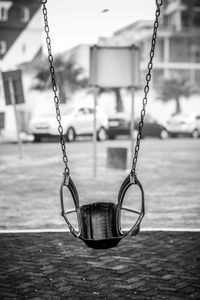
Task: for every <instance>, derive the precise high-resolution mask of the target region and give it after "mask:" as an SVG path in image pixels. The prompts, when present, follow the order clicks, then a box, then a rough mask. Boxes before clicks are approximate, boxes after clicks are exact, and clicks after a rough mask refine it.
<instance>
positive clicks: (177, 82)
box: [157, 77, 194, 114]
mask: <svg viewBox="0 0 200 300" xmlns="http://www.w3.org/2000/svg"><path fill="white" fill-rule="evenodd" d="M193 92H194V91H193V90H192V88H191V86H190V84H189V83H188V81H187V80H185V79H182V78H180V79H179V78H177V77H174V78H170V79H164V80H163V81H162V83H161V84H160V86H159V87H158V88H157V99H159V100H161V101H163V102H168V101H171V100H174V101H175V103H176V108H175V114H178V113H180V112H181V105H180V98H181V97H185V98H188V97H189V96H190V95H191V94H193Z"/></svg>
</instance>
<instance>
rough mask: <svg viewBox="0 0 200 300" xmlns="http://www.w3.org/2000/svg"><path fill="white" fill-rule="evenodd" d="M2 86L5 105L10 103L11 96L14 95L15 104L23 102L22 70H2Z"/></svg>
mask: <svg viewBox="0 0 200 300" xmlns="http://www.w3.org/2000/svg"><path fill="white" fill-rule="evenodd" d="M2 79H3V87H4V94H5V100H6V105H12V104H13V103H12V96H13V97H14V101H15V104H21V103H24V91H23V85H22V72H21V70H14V71H8V72H2ZM10 83H11V85H12V90H13V94H14V95H11V92H12V91H11V90H10Z"/></svg>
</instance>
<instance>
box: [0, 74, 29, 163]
mask: <svg viewBox="0 0 200 300" xmlns="http://www.w3.org/2000/svg"><path fill="white" fill-rule="evenodd" d="M2 78H3V86H4V94H5V100H6V105H12V106H13V109H14V114H15V122H16V132H17V142H18V148H19V157H20V158H22V157H23V151H22V142H21V139H20V122H19V116H18V111H17V104H21V103H24V93H23V86H22V75H21V70H14V71H8V72H3V73H2Z"/></svg>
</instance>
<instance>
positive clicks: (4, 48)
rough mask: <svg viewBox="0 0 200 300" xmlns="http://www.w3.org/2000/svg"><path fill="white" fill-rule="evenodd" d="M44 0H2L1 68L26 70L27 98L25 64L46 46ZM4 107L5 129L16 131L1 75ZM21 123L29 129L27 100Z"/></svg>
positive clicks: (1, 107)
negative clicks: (43, 32)
mask: <svg viewBox="0 0 200 300" xmlns="http://www.w3.org/2000/svg"><path fill="white" fill-rule="evenodd" d="M40 7H41V4H40V0H13V1H10V0H3V1H2V0H0V72H2V71H10V70H13V69H17V68H20V69H22V71H23V85H24V93H25V98H26V96H27V93H28V83H27V81H29V78H28V76H27V74H26V72H27V68H23V65H24V64H27V63H30V62H32V61H34V59H35V58H36V57H38V56H40V55H41V50H42V22H41V21H42V20H41V11H40ZM0 111H1V112H4V113H5V130H6V132H7V133H8V135H9V133H12V132H13V131H15V127H16V125H15V118H14V112H13V108H12V107H11V106H6V105H5V97H4V91H3V86H2V79H1V76H0ZM18 113H19V116H20V123H21V124H20V127H21V130H22V131H25V130H26V124H27V121H28V110H27V106H26V105H24V104H19V105H18Z"/></svg>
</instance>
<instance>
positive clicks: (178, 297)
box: [0, 232, 200, 300]
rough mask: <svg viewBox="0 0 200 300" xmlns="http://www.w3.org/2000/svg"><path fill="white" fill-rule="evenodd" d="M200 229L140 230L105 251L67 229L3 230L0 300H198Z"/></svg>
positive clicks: (199, 297) (199, 293)
mask: <svg viewBox="0 0 200 300" xmlns="http://www.w3.org/2000/svg"><path fill="white" fill-rule="evenodd" d="M199 250H200V233H194V232H193V233H191V232H190V233H180V232H179V233H178V232H141V233H140V234H139V235H138V236H137V237H135V238H127V239H125V240H123V241H121V243H120V244H119V246H118V247H116V248H113V249H109V250H93V249H89V248H87V247H86V246H85V245H84V244H83V242H82V241H80V240H77V239H75V238H72V237H71V235H70V234H69V233H37V234H36V233H35V234H33V233H26V234H3V235H1V244H0V257H1V258H0V266H1V267H0V299H1V300H4V299H5V300H7V299H19V300H22V299H29V300H42V299H48V300H50V299H52V300H54V299H55V300H56V299H58V300H59V299H72V300H75V299H77V300H78V299H80V300H82V299H84V300H85V299H86V300H87V299H88V300H89V299H105V300H106V299H108V300H111V299H117V300H119V299H123V300H124V299H135V300H142V299H143V300H147V299H155V300H156V299H158V300H160V299H170V300H184V299H185V300H188V299H196V300H199V299H200V251H199Z"/></svg>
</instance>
